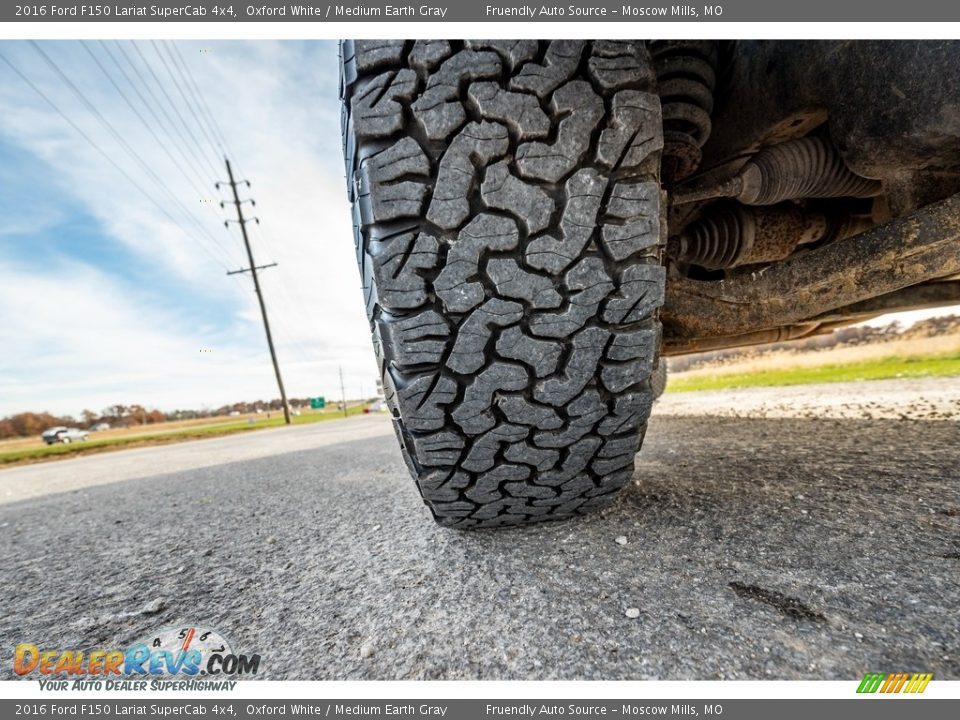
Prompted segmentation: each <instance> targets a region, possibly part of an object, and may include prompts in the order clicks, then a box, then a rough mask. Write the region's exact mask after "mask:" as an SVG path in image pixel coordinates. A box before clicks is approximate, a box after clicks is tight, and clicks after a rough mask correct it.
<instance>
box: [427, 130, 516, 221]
mask: <svg viewBox="0 0 960 720" xmlns="http://www.w3.org/2000/svg"><path fill="white" fill-rule="evenodd" d="M508 147H509V138H508V135H507V129H506V128H505V127H504V126H503V125H500V124H499V123H492V122H487V121H486V120H484V121H483V122H482V123H470V124H469V125H467V127H465V128H464V129H463V130H461V131H460V133H459V134H458V135H457V136H456V137H455V138H454V139H453V142H451V143H450V149H449V150H447V153H446V155H444V157H443V160H442V161H441V162H440V174H439V176H438V177H437V184H436V187H435V188H434V191H433V201H432V202H431V203H430V210H429V211H428V212H427V220H429V221H430V222H432V223H434V224H436V225H439V226H440V227H442V228H444V229H445V230H452V229H454V228H458V227H460V226H461V225H462V224H463V221H464V220H466V218H467V217H468V216H469V215H470V193H471V191H472V190H473V186H474V184H475V183H476V177H477V168H476V165H475V163H476V164H479V165H480V166H481V167H482V166H486V165H487V164H488V163H489V162H490V161H491V160H493V159H494V158H498V157H501V156H502V155H504V154H505V153H506V152H507V148H508Z"/></svg>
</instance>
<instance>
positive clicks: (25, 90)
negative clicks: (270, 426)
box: [0, 41, 376, 416]
mask: <svg viewBox="0 0 960 720" xmlns="http://www.w3.org/2000/svg"><path fill="white" fill-rule="evenodd" d="M38 46H39V48H40V51H38V50H37V48H36V47H34V46H33V45H31V44H30V43H27V42H0V53H2V55H3V57H4V58H6V59H7V60H9V62H10V63H12V64H13V65H14V66H16V68H17V69H18V70H19V71H20V72H21V73H22V74H23V75H25V76H26V78H27V79H28V80H29V81H30V82H31V83H33V84H34V85H35V86H36V88H37V89H39V90H40V91H41V92H42V93H43V94H44V95H45V96H46V97H47V98H49V100H51V101H52V102H53V103H54V104H55V105H56V106H57V108H59V111H61V112H62V115H61V114H60V112H58V111H57V110H55V109H54V108H53V107H51V105H50V104H49V103H48V102H47V101H46V100H45V99H44V98H43V97H41V95H40V94H38V92H37V91H36V90H35V89H34V88H32V87H31V86H30V85H29V84H27V82H26V81H25V80H24V79H23V78H21V77H20V76H19V75H18V74H17V73H16V72H15V71H14V70H12V69H11V67H10V66H9V65H8V64H7V63H6V62H4V61H3V59H0V108H2V109H3V110H2V112H0V188H2V191H0V348H2V350H0V416H3V415H9V414H13V413H16V412H22V411H28V410H29V411H49V412H53V413H56V414H70V415H78V414H79V413H80V412H81V411H82V410H84V409H87V408H89V409H91V410H93V411H94V412H99V411H100V410H102V409H103V408H106V407H108V406H109V405H112V404H115V403H122V404H134V403H136V404H141V405H145V406H147V407H150V408H159V409H161V410H165V411H170V410H174V409H183V408H203V407H210V408H215V407H219V406H220V405H222V404H226V403H230V402H235V401H241V400H257V399H269V398H275V397H278V392H277V388H276V382H275V379H274V376H273V369H272V366H271V364H270V358H269V354H268V352H267V346H266V341H265V338H264V332H263V326H262V322H261V320H260V314H259V308H258V306H257V303H256V297H255V294H254V292H253V286H252V282H251V280H250V277H249V275H236V276H227V275H226V272H227V270H236V269H239V268H243V267H246V266H247V265H248V262H247V260H246V257H245V254H244V250H243V243H242V239H241V236H240V233H239V229H238V227H237V225H236V224H231V226H230V228H229V229H228V228H225V227H224V226H223V221H224V219H226V218H228V217H229V218H234V217H236V216H235V210H234V208H233V207H232V206H228V207H227V208H226V209H221V208H220V207H219V202H220V200H221V199H224V200H225V199H227V197H228V195H227V191H226V190H224V189H221V190H220V191H218V190H216V189H215V188H214V182H216V181H218V180H225V179H226V171H225V169H224V167H223V155H224V154H229V155H230V156H231V158H232V161H233V163H234V169H235V172H236V174H237V176H238V178H243V179H249V180H250V182H251V187H250V188H249V189H248V188H246V187H243V188H241V195H242V196H243V197H251V198H254V199H255V200H256V206H255V207H252V206H250V205H249V204H248V205H244V212H245V213H247V214H248V215H251V216H257V217H259V219H260V221H261V222H260V225H259V226H258V225H255V224H251V225H250V233H251V242H252V246H253V252H254V255H255V259H256V262H257V264H258V265H259V264H267V263H272V262H276V263H277V264H278V266H277V267H275V268H270V269H267V270H265V271H263V272H262V273H261V275H260V277H261V282H262V287H263V292H264V296H265V297H266V299H267V304H268V310H269V313H270V321H271V325H272V329H273V333H274V339H275V341H276V345H277V353H278V357H279V360H280V364H281V369H282V371H283V376H284V382H285V385H286V389H287V394H288V395H289V396H290V397H306V396H315V395H325V396H326V397H328V398H337V397H339V395H340V380H339V374H338V370H339V368H341V367H342V369H343V379H344V385H345V387H346V395H347V397H348V398H357V397H361V396H371V395H373V394H374V383H375V378H376V363H375V360H374V357H373V352H372V349H371V344H370V334H369V330H368V325H367V320H366V317H365V314H364V309H363V302H362V293H361V291H360V276H359V273H358V271H357V267H356V259H355V255H354V250H353V242H352V231H351V224H350V210H349V205H348V203H347V200H346V193H345V186H344V179H343V174H344V173H343V159H342V149H341V146H340V105H339V99H338V63H337V46H336V43H334V42H330V41H310V42H289V41H287V42H268V41H256V42H179V41H178V42H175V43H167V42H163V43H161V42H157V43H155V44H154V43H152V42H150V41H143V42H140V41H138V42H136V43H135V44H134V43H131V42H127V41H120V42H115V41H107V42H105V43H101V42H99V41H91V42H79V41H69V42H41V43H38ZM41 51H42V52H41ZM44 55H46V58H49V61H50V62H48V60H47V59H46V58H45V57H44ZM60 73H62V75H61V74H60ZM201 95H202V97H203V100H202V101H201V100H200V99H199V96H201ZM204 103H205V104H204ZM64 116H66V118H65V117H64ZM211 116H212V117H213V118H214V120H213V121H211V120H210V117H211ZM71 122H72V123H73V124H74V125H75V126H76V127H74V126H73V125H71ZM95 146H96V147H95ZM97 148H99V150H98V149H97ZM105 156H107V157H109V158H110V160H112V163H111V161H110V160H108V159H107V157H105ZM114 164H115V165H116V166H115V165H114Z"/></svg>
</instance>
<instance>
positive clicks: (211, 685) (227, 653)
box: [13, 626, 261, 690]
mask: <svg viewBox="0 0 960 720" xmlns="http://www.w3.org/2000/svg"><path fill="white" fill-rule="evenodd" d="M260 661H261V656H260V655H258V654H250V655H247V654H239V653H235V652H234V651H233V649H232V648H231V646H230V643H229V642H227V640H226V639H225V638H224V637H223V635H222V634H221V633H219V632H217V631H216V630H213V629H210V628H205V627H200V626H188V627H165V628H161V629H160V630H158V631H156V632H154V633H151V634H150V635H148V636H147V637H144V638H142V639H140V640H139V641H137V642H134V643H132V644H131V645H129V646H128V647H126V648H123V649H120V648H103V649H93V650H59V649H41V648H40V647H39V646H37V645H34V644H31V643H22V644H20V645H17V646H16V648H15V649H14V654H13V671H14V672H15V673H16V674H17V675H20V676H22V677H25V678H30V679H37V680H40V688H41V690H67V689H70V690H147V689H150V690H193V689H195V690H232V689H233V686H234V685H236V680H237V679H239V678H242V677H244V676H250V675H256V674H257V672H258V671H259V669H260Z"/></svg>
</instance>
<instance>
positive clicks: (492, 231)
mask: <svg viewBox="0 0 960 720" xmlns="http://www.w3.org/2000/svg"><path fill="white" fill-rule="evenodd" d="M519 238H520V233H519V231H518V230H517V224H516V223H515V222H514V221H513V220H510V219H509V218H504V217H499V216H497V215H488V214H483V215H478V216H477V217H476V218H474V219H473V220H471V221H470V223H469V224H468V225H467V226H466V227H465V228H463V230H461V231H460V234H459V236H458V237H457V239H456V240H455V241H454V242H453V243H452V245H451V247H450V250H449V252H448V253H447V264H446V266H445V267H444V268H443V270H442V271H441V272H440V274H439V275H438V276H437V279H436V280H434V283H433V287H434V291H435V292H436V294H437V296H438V297H439V298H440V299H441V300H443V307H444V309H445V310H446V311H447V312H458V313H462V312H467V311H468V310H471V309H473V308H475V307H476V306H477V305H479V304H480V303H481V302H483V299H484V297H485V294H486V293H485V291H484V289H483V283H482V282H481V281H480V279H479V277H478V274H479V269H480V256H481V254H482V253H484V252H486V251H489V250H501V251H502V250H513V249H514V248H515V247H517V243H518V241H519ZM471 278H477V279H475V280H471Z"/></svg>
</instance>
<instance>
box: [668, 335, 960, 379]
mask: <svg viewBox="0 0 960 720" xmlns="http://www.w3.org/2000/svg"><path fill="white" fill-rule="evenodd" d="M956 355H960V334H954V335H940V336H938V337H931V338H910V339H903V340H893V341H891V342H885V343H871V344H869V345H856V346H840V347H834V348H828V349H825V350H813V351H811V350H807V351H803V352H798V351H790V350H784V351H780V352H774V353H768V354H765V355H762V356H759V357H752V358H744V359H742V360H734V361H732V362H726V363H723V364H717V365H708V366H706V367H698V368H696V369H695V370H689V371H687V372H682V373H671V377H672V378H677V379H679V378H691V379H692V378H703V377H714V376H717V375H747V374H750V373H764V372H776V371H781V370H799V369H810V368H817V367H822V366H825V365H831V366H838V365H858V364H862V363H870V362H874V361H879V360H885V359H887V358H915V357H916V358H921V357H944V356H956Z"/></svg>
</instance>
